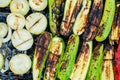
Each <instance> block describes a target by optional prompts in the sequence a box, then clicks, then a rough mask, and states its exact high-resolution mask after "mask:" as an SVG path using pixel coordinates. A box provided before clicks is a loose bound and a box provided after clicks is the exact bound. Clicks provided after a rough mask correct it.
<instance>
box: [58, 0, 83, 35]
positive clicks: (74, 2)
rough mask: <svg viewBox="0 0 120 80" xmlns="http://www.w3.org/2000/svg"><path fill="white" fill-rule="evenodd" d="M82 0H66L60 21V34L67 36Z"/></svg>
mask: <svg viewBox="0 0 120 80" xmlns="http://www.w3.org/2000/svg"><path fill="white" fill-rule="evenodd" d="M81 3H82V0H66V3H65V9H64V15H63V19H62V23H61V26H60V34H61V35H63V36H69V35H70V33H71V31H72V27H73V24H74V22H75V18H76V15H77V13H78V11H79V10H80V6H81Z"/></svg>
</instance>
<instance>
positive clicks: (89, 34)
mask: <svg viewBox="0 0 120 80" xmlns="http://www.w3.org/2000/svg"><path fill="white" fill-rule="evenodd" d="M102 12H103V1H102V0H100V1H99V3H95V2H94V3H93V5H92V10H91V12H90V16H89V21H88V25H87V28H86V31H85V33H84V34H83V39H84V40H86V41H89V40H93V39H94V37H95V36H96V33H97V28H98V26H99V24H100V20H101V18H102Z"/></svg>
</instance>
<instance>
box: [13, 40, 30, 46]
mask: <svg viewBox="0 0 120 80" xmlns="http://www.w3.org/2000/svg"><path fill="white" fill-rule="evenodd" d="M30 40H32V38H30V39H27V40H25V41H23V42H22V43H20V44H18V45H16V46H15V47H19V46H21V45H22V44H25V43H26V42H28V41H30Z"/></svg>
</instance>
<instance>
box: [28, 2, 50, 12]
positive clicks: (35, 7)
mask: <svg viewBox="0 0 120 80" xmlns="http://www.w3.org/2000/svg"><path fill="white" fill-rule="evenodd" d="M47 1H48V0H29V4H30V7H31V8H32V9H33V10H36V11H41V10H44V9H45V8H46V7H47Z"/></svg>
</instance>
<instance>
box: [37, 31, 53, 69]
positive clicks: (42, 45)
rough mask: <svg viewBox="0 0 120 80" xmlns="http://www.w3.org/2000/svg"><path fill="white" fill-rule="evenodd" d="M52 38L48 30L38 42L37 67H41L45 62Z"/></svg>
mask: <svg viewBox="0 0 120 80" xmlns="http://www.w3.org/2000/svg"><path fill="white" fill-rule="evenodd" d="M50 40H51V35H50V33H48V32H45V33H43V34H42V35H41V36H40V38H39V41H38V42H37V50H36V57H37V64H36V68H37V69H39V68H40V66H41V64H42V63H43V60H44V57H45V55H46V52H47V50H48V46H49V43H50Z"/></svg>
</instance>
